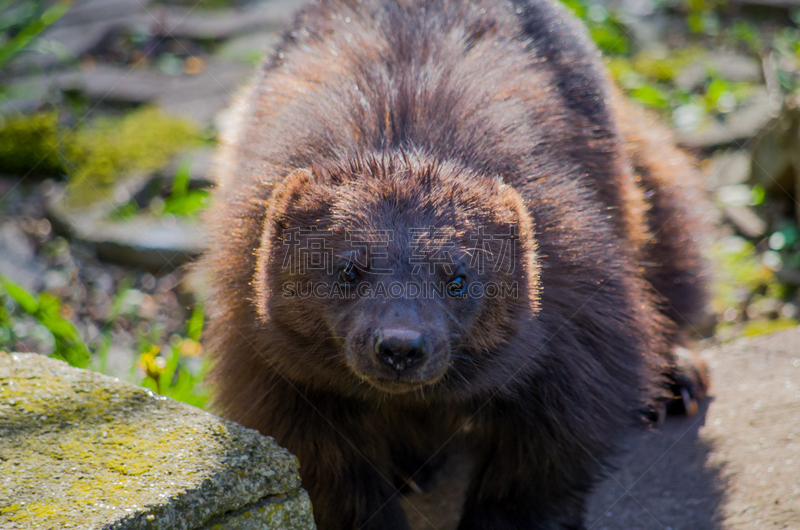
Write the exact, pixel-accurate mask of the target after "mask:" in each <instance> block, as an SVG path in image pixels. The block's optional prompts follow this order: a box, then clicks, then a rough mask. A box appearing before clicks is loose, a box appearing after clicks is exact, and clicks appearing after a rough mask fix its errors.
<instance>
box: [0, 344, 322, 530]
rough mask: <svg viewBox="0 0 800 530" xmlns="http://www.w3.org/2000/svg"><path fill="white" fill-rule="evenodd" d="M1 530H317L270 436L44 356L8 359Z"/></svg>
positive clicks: (1, 382) (293, 469)
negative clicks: (80, 529) (79, 529)
mask: <svg viewBox="0 0 800 530" xmlns="http://www.w3.org/2000/svg"><path fill="white" fill-rule="evenodd" d="M0 528H3V530H12V529H14V530H16V529H28V528H85V529H95V528H97V529H100V528H104V529H112V528H113V529H120V530H122V529H148V530H149V529H154V530H155V529H164V530H167V529H169V530H190V529H205V528H233V529H242V530H245V529H247V530H250V529H278V528H285V529H312V528H314V524H313V519H312V514H311V505H310V502H309V501H308V497H307V495H306V493H305V491H303V490H302V489H301V488H300V477H299V475H298V462H297V459H296V458H295V457H294V456H292V455H291V454H290V453H289V452H288V451H286V450H285V449H282V448H281V447H279V446H278V445H277V444H276V443H275V441H274V440H273V439H272V438H268V437H264V436H261V435H260V434H259V433H258V432H256V431H253V430H250V429H245V428H244V427H241V426H239V425H237V424H235V423H232V422H229V421H226V420H222V419H220V418H217V417H215V416H213V415H211V414H208V413H206V412H203V411H201V410H199V409H195V408H193V407H190V406H188V405H185V404H183V403H178V402H175V401H172V400H169V399H166V398H163V397H159V396H154V395H153V394H151V393H150V392H149V391H147V390H146V389H143V388H140V387H137V386H134V385H130V384H127V383H122V382H120V381H119V380H116V379H112V378H110V377H106V376H103V375H101V374H98V373H95V372H90V371H86V370H77V369H74V368H70V367H69V366H68V365H66V364H65V363H63V362H60V361H55V360H53V359H49V358H47V357H43V356H39V355H36V354H7V353H2V352H0Z"/></svg>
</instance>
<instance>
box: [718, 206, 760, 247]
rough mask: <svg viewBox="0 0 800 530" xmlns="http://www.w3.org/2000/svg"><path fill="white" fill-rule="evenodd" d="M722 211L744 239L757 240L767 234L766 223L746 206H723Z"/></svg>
mask: <svg viewBox="0 0 800 530" xmlns="http://www.w3.org/2000/svg"><path fill="white" fill-rule="evenodd" d="M722 211H723V213H724V214H725V217H727V219H728V220H729V221H730V222H731V223H732V224H733V226H735V227H736V230H738V231H739V233H741V234H742V235H743V236H745V237H749V238H750V239H757V238H759V237H761V236H763V235H764V234H765V233H766V232H767V222H766V221H764V220H763V219H761V218H760V217H759V216H758V214H756V213H755V212H754V211H753V209H752V208H750V207H748V206H742V205H728V206H723V207H722Z"/></svg>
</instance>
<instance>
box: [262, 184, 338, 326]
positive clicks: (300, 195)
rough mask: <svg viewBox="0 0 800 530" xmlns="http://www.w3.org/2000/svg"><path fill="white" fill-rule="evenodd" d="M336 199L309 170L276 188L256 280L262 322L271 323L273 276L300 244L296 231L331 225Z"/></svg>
mask: <svg viewBox="0 0 800 530" xmlns="http://www.w3.org/2000/svg"><path fill="white" fill-rule="evenodd" d="M332 199H333V189H332V188H331V187H330V185H329V184H328V183H326V182H322V181H321V179H317V178H316V177H315V176H314V174H312V172H311V171H309V170H308V169H296V170H295V171H293V172H291V173H290V174H289V175H287V176H286V177H285V178H284V179H283V180H282V181H281V182H279V183H277V184H276V185H275V187H274V188H273V190H272V194H271V195H270V199H269V207H268V210H267V215H266V216H265V218H264V224H263V227H262V232H261V243H260V246H259V248H258V250H257V252H256V257H257V264H256V271H255V278H253V284H254V287H255V293H256V296H257V299H256V300H255V303H256V307H257V309H258V316H259V319H260V320H261V321H262V322H266V321H268V320H269V299H270V296H271V295H272V294H273V293H272V286H271V284H270V277H271V276H273V275H274V276H278V275H279V273H280V270H281V268H282V267H283V265H284V261H285V260H284V259H283V257H284V254H285V253H286V252H291V251H292V249H290V248H289V247H291V245H292V244H293V243H297V241H296V238H297V234H294V233H293V231H298V230H302V229H311V228H312V227H322V226H327V225H328V224H329V223H328V219H329V217H330V205H331V201H332ZM278 295H280V294H278Z"/></svg>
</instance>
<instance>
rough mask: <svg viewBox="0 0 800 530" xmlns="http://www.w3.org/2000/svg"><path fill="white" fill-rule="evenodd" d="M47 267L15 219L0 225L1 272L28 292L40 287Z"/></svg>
mask: <svg viewBox="0 0 800 530" xmlns="http://www.w3.org/2000/svg"><path fill="white" fill-rule="evenodd" d="M45 269H46V267H45V264H44V263H43V262H42V261H41V260H39V259H37V257H36V250H35V248H34V247H33V245H32V244H31V242H30V241H29V240H28V238H27V237H26V236H25V234H24V233H23V232H22V230H20V228H19V226H18V224H17V223H16V222H14V220H13V219H11V220H5V222H3V223H1V224H0V272H2V273H3V274H5V275H6V276H8V277H10V278H11V279H12V280H14V281H15V282H17V283H19V284H21V285H22V286H23V287H25V288H26V289H28V290H34V289H36V288H37V287H39V285H40V281H41V279H42V275H43V274H44V271H45Z"/></svg>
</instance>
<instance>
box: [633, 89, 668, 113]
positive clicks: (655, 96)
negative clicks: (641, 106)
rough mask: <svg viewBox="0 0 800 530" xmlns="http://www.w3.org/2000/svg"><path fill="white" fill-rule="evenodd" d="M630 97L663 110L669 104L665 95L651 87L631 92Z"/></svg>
mask: <svg viewBox="0 0 800 530" xmlns="http://www.w3.org/2000/svg"><path fill="white" fill-rule="evenodd" d="M631 96H633V97H634V98H636V99H638V100H639V101H641V102H642V103H646V104H647V105H650V106H651V107H658V108H664V107H666V106H667V103H669V101H668V100H667V95H666V94H665V93H664V92H662V91H661V90H660V89H658V88H656V87H654V86H652V85H644V86H641V87H639V88H635V89H633V90H631Z"/></svg>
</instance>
